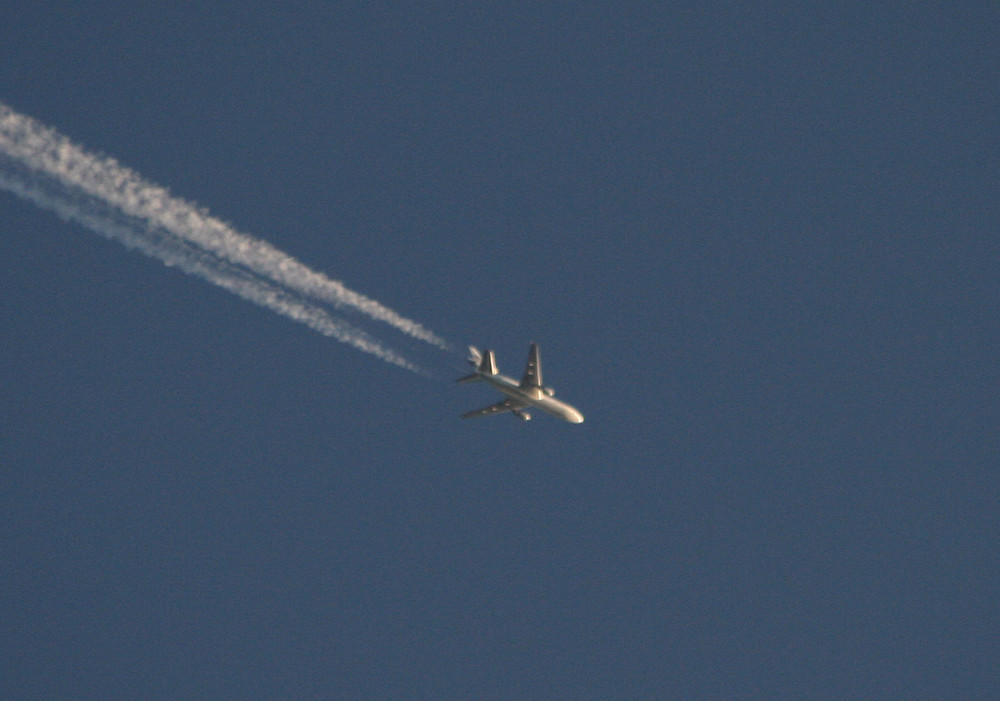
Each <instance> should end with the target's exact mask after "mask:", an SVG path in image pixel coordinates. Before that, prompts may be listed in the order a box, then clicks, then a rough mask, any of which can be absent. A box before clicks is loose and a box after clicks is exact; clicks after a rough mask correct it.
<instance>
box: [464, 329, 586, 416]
mask: <svg viewBox="0 0 1000 701" xmlns="http://www.w3.org/2000/svg"><path fill="white" fill-rule="evenodd" d="M469 365H471V366H472V367H474V368H475V369H476V371H475V372H474V373H472V374H471V375H466V376H465V377H461V378H459V379H458V380H457V381H458V382H476V381H480V380H482V381H484V382H488V383H490V384H491V385H493V386H494V387H496V388H497V389H498V390H500V391H501V392H503V393H504V394H506V395H507V399H505V400H503V401H502V402H500V403H498V404H492V405H490V406H488V407H485V408H483V409H476V410H475V411H469V412H466V413H465V414H462V418H463V419H469V418H472V417H473V416H492V415H493V414H502V413H503V412H506V411H509V412H511V413H512V414H513V415H514V416H516V417H517V418H519V419H521V421H529V420H530V419H531V414H529V413H528V412H526V411H525V409H526V408H527V407H537V408H538V409H541V410H542V411H545V412H548V413H549V414H552V415H553V416H558V417H559V418H560V419H563V420H564V421H569V422H570V423H573V424H578V423H582V422H583V414H581V413H580V412H579V411H577V410H576V409H574V408H573V407H571V406H570V405H569V404H566V403H565V402H560V401H559V400H558V399H554V398H553V397H552V395H553V394H555V391H554V390H553V389H552V388H551V387H546V386H545V385H543V384H542V363H541V361H540V360H539V358H538V344H536V343H532V344H531V350H530V351H529V352H528V363H527V365H525V366H524V378H523V379H522V380H521V382H520V383H518V382H517V380H515V379H514V378H512V377H507V376H506V375H501V374H500V373H499V372H498V371H497V360H496V357H495V356H494V355H493V351H491V350H488V351H486V352H484V353H480V352H479V350H477V349H476V348H474V347H472V346H469Z"/></svg>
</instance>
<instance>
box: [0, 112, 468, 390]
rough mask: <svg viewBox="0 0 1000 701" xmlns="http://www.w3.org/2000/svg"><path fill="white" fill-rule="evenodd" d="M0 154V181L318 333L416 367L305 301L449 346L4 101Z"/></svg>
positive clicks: (106, 234) (43, 203)
mask: <svg viewBox="0 0 1000 701" xmlns="http://www.w3.org/2000/svg"><path fill="white" fill-rule="evenodd" d="M0 154H3V155H5V156H6V157H7V158H6V159H4V160H9V163H5V164H4V167H3V168H2V170H0V187H3V188H4V189H7V190H9V191H11V192H13V193H14V194H16V195H18V196H20V197H22V198H25V199H27V200H30V201H32V202H34V203H35V204H38V205H39V206H41V207H44V208H46V209H49V210H52V211H54V212H55V213H57V214H58V215H60V216H61V217H63V218H65V219H69V220H73V221H76V222H78V223H80V224H83V225H85V226H87V227H88V228H90V229H93V230H94V231H96V232H98V233H100V234H102V235H104V236H106V237H108V238H112V239H115V240H117V241H119V242H121V243H123V244H125V245H126V246H129V247H131V248H135V249H137V250H139V251H141V252H143V253H145V254H147V255H150V256H152V257H155V258H158V259H160V260H162V261H163V262H164V263H166V264H167V265H175V266H177V267H178V268H180V269H181V270H183V271H184V272H187V273H189V274H192V275H197V276H198V277H202V278H204V279H205V280H208V281H209V282H212V283H214V284H216V285H219V286H220V287H223V288H225V289H227V290H229V291H231V292H233V293H235V294H238V295H240V296H241V297H244V298H245V299H248V300H250V301H252V302H254V303H256V304H259V305H260V306H263V307H267V308H269V309H272V310H274V311H276V312H278V313H279V314H283V315H284V316H287V317H289V318H292V319H294V320H296V321H299V322H301V323H304V324H306V325H308V326H310V327H311V328H313V329H315V330H317V331H319V332H320V333H323V334H324V335H327V336H331V337H333V338H336V339H338V340H340V341H343V342H345V343H350V344H351V345H354V346H355V347H357V348H359V349H361V350H364V351H365V352H368V353H372V354H373V355H376V356H378V357H380V358H382V359H383V360H386V361H388V362H391V363H394V364H396V365H400V366H402V367H406V368H407V369H410V370H414V371H417V372H420V370H419V368H416V366H413V365H412V364H411V363H409V362H408V361H406V360H405V359H403V358H402V357H401V356H399V355H397V354H396V353H394V352H393V351H391V350H389V349H387V348H384V347H383V346H382V345H381V344H379V343H378V342H377V341H375V340H374V339H372V338H371V337H370V336H369V335H368V334H366V333H364V332H363V331H361V330H360V329H357V328H356V327H354V326H352V325H350V324H347V323H346V322H343V321H340V320H337V319H334V318H333V317H331V316H330V315H329V314H328V313H327V312H326V311H325V310H324V309H323V308H322V307H320V306H318V305H317V304H314V303H311V302H309V301H306V300H308V299H312V300H315V301H317V302H324V303H327V304H330V305H332V306H334V307H336V308H341V309H349V310H354V311H357V312H360V313H361V314H364V315H366V316H368V317H369V318H371V319H375V320H378V321H383V322H385V323H387V324H389V325H390V326H392V327H393V328H395V329H397V330H399V331H402V332H403V333H406V334H408V335H410V336H412V337H414V338H418V339H420V340H423V341H426V342H427V343H430V344H432V345H434V346H437V347H438V348H442V349H449V350H450V346H449V344H448V343H447V342H446V341H444V340H443V339H442V338H440V337H439V336H437V335H436V334H434V333H432V332H431V331H429V330H427V329H425V328H424V327H423V326H421V325H420V324H419V323H417V322H415V321H412V320H410V319H407V318H405V317H403V316H401V315H399V314H398V313H396V312H395V311H393V310H391V309H389V308H387V307H385V306H384V305H382V304H380V303H379V302H377V301H375V300H373V299H371V298H369V297H365V296H364V295H362V294H359V293H357V292H354V291H352V290H350V289H348V288H347V287H345V286H344V285H343V284H342V283H340V282H338V281H336V280H331V279H330V278H328V277H327V276H325V275H324V274H322V273H319V272H316V271H314V270H311V269H310V268H308V267H307V266H305V265H303V264H302V263H300V262H299V261H297V260H295V259H294V258H292V257H291V256H289V255H288V254H286V253H283V252H282V251H279V250H278V249H276V248H274V247H273V246H271V245H270V244H268V243H267V242H265V241H261V240H260V239H256V238H254V237H252V236H248V235H246V234H242V233H240V232H238V231H235V230H234V229H233V228H232V227H230V226H229V225H227V224H225V223H224V222H222V221H221V220H219V219H217V218H215V217H213V216H211V215H210V214H208V212H207V211H205V210H203V209H200V208H197V207H195V206H194V205H192V204H190V203H188V202H185V201H183V200H181V199H178V198H175V197H172V196H171V195H170V194H169V193H168V192H167V190H166V189H164V188H162V187H160V186H158V185H154V184H152V183H150V182H148V181H146V180H145V179H143V178H142V177H141V176H140V175H139V174H138V173H136V172H135V171H133V170H131V169H129V168H126V167H124V166H122V165H120V164H118V162H117V161H115V160H114V159H112V158H108V157H105V156H100V155H97V154H93V153H89V152H87V151H86V150H84V149H83V148H82V147H80V146H77V145H76V144H74V143H72V142H71V141H70V140H69V139H68V138H66V137H65V136H63V135H61V134H59V133H58V132H56V131H55V130H53V129H51V128H49V127H46V126H45V125H43V124H41V123H39V122H38V121H36V120H34V119H32V118H31V117H28V116H26V115H22V114H19V113H17V112H15V111H13V110H12V109H10V108H9V107H8V106H6V105H5V104H3V103H2V102H0ZM282 288H284V289H282Z"/></svg>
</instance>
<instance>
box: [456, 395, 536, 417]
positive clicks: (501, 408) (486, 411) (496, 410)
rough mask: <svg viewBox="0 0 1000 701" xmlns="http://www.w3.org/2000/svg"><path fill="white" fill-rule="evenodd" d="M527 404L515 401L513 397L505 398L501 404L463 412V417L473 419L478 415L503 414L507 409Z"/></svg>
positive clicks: (511, 409) (510, 409) (518, 407)
mask: <svg viewBox="0 0 1000 701" xmlns="http://www.w3.org/2000/svg"><path fill="white" fill-rule="evenodd" d="M525 406H526V405H525V404H522V403H521V402H515V401H514V400H513V399H505V400H503V401H502V402H500V403H499V404H491V405H490V406H488V407H483V408H482V409H475V410H473V411H467V412H465V413H464V414H462V418H463V419H472V418H475V417H477V416H493V414H502V413H503V412H505V411H514V410H515V409H523V408H524V407H525Z"/></svg>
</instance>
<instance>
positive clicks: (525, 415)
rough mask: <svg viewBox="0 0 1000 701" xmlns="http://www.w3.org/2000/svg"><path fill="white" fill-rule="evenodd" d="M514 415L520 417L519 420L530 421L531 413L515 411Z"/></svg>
mask: <svg viewBox="0 0 1000 701" xmlns="http://www.w3.org/2000/svg"><path fill="white" fill-rule="evenodd" d="M514 416H516V417H517V418H519V419H521V421H531V414H529V413H528V412H526V411H520V410H518V411H515V412H514Z"/></svg>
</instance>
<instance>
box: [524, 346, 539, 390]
mask: <svg viewBox="0 0 1000 701" xmlns="http://www.w3.org/2000/svg"><path fill="white" fill-rule="evenodd" d="M521 386H522V387H541V386H542V360H541V358H540V357H539V356H538V344H537V343H532V344H531V350H530V351H528V362H527V364H526V365H525V366H524V378H523V379H522V380H521Z"/></svg>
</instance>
